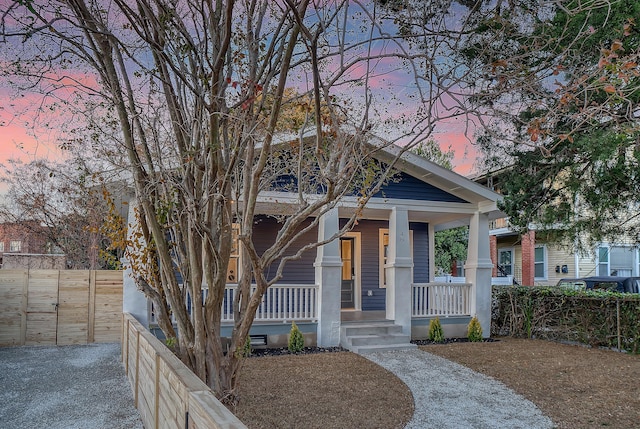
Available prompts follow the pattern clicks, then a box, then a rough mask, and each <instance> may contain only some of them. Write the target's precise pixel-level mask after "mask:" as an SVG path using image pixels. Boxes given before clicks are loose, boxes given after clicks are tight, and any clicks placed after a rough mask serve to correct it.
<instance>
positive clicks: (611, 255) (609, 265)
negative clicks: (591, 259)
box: [598, 246, 635, 277]
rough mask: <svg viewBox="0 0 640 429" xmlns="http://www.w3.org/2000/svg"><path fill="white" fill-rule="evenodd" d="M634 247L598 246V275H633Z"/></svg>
mask: <svg viewBox="0 0 640 429" xmlns="http://www.w3.org/2000/svg"><path fill="white" fill-rule="evenodd" d="M634 258H635V249H634V248H633V247H627V246H611V247H608V246H600V247H599V248H598V275H599V276H623V277H628V276H632V275H633V267H634V265H635V262H634Z"/></svg>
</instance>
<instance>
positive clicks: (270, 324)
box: [124, 147, 503, 351]
mask: <svg viewBox="0 0 640 429" xmlns="http://www.w3.org/2000/svg"><path fill="white" fill-rule="evenodd" d="M396 150H397V148H395V147H394V148H387V149H385V150H382V151H379V152H376V155H375V157H376V158H377V159H378V160H379V161H381V162H390V161H392V160H393V158H394V156H395V151H396ZM396 165H397V169H398V170H399V175H398V177H397V180H392V181H390V183H388V184H387V185H385V186H384V188H383V189H382V190H381V192H379V193H378V194H377V195H375V196H374V197H373V198H372V199H371V200H370V201H369V203H368V204H367V206H366V207H365V209H364V210H363V211H362V217H361V218H359V220H358V223H357V225H356V226H355V227H354V228H353V230H352V231H350V232H349V233H347V234H346V235H345V236H343V237H342V238H340V239H339V240H335V241H333V242H331V243H329V244H326V245H324V246H321V247H319V248H318V249H317V250H316V251H313V252H308V253H306V254H304V255H303V257H302V258H301V259H300V260H296V261H291V262H290V263H288V264H287V266H286V268H285V273H284V277H283V278H282V279H281V280H280V282H279V283H278V284H277V285H274V286H273V287H271V288H270V289H269V290H268V291H267V295H266V296H265V298H264V299H263V304H262V305H261V306H260V308H259V310H258V313H257V317H256V321H255V323H254V325H253V327H252V330H251V335H252V337H253V338H256V337H259V336H262V337H263V338H264V340H266V342H268V344H269V345H278V344H282V343H284V344H286V334H287V333H288V332H289V328H290V322H291V321H295V322H296V323H297V324H298V326H299V327H300V328H301V330H303V332H305V335H306V337H307V338H309V340H308V341H309V342H310V343H317V344H318V345H319V346H324V347H327V346H336V345H339V344H342V345H343V346H347V347H349V348H352V349H358V348H359V350H360V351H362V350H363V348H366V346H365V345H360V346H358V345H357V344H355V340H353V339H351V338H347V337H349V335H352V334H349V332H348V331H347V330H346V329H341V328H345V327H346V326H349V327H353V326H354V325H355V322H356V321H359V320H365V321H367V323H368V324H369V325H371V323H374V322H378V323H379V324H386V325H387V326H389V325H398V326H396V327H393V328H391V329H389V332H397V333H398V335H400V333H401V334H402V335H404V338H405V342H406V343H408V339H409V336H412V337H414V338H425V337H426V336H427V327H428V323H429V320H430V319H432V318H434V317H435V316H439V317H440V320H441V321H442V323H443V325H444V328H445V333H446V334H447V335H448V336H466V329H467V324H468V323H469V321H470V319H471V317H472V316H476V315H477V317H478V318H479V320H480V322H481V325H482V328H483V332H484V335H485V336H488V335H489V333H490V318H491V270H492V264H491V259H490V247H489V222H490V221H491V220H493V219H495V218H497V217H501V216H503V214H502V213H501V212H499V210H498V209H497V201H498V200H499V199H500V196H499V195H498V194H497V193H495V192H493V191H491V190H489V189H487V188H486V187H484V186H482V185H480V184H478V183H475V182H473V181H471V180H468V179H466V178H464V177H462V176H460V175H458V174H456V173H454V172H452V171H450V170H448V169H445V168H443V167H440V166H438V165H437V164H435V163H432V162H430V161H428V160H426V159H424V158H422V157H420V156H418V155H415V154H413V153H410V152H407V153H405V154H403V155H402V158H401V160H400V161H399V162H398V163H397V164H396ZM294 199H295V194H292V195H291V199H290V200H289V199H288V195H287V193H286V192H265V193H264V194H261V196H260V200H261V202H264V203H265V204H261V205H260V204H259V207H261V208H262V209H263V211H262V212H261V213H260V214H259V215H258V216H257V219H256V220H257V221H259V225H260V226H259V228H260V230H259V232H256V233H255V239H256V243H257V246H258V248H259V249H258V250H260V248H266V247H267V246H268V243H270V242H271V240H272V239H273V237H274V236H275V234H276V233H277V231H278V223H277V220H276V219H275V218H274V217H273V215H277V214H278V213H277V212H275V211H274V210H283V209H284V210H286V204H287V201H291V202H292V203H293V201H294ZM275 201H277V202H278V204H273V202H275ZM132 206H133V204H132ZM355 207H356V198H355V197H345V198H343V199H342V200H341V201H340V202H339V204H338V207H337V208H334V209H332V210H331V211H329V212H328V213H326V214H325V215H323V216H322V217H321V218H320V220H319V227H318V228H316V230H315V231H314V232H313V233H310V234H308V236H306V237H305V238H304V239H305V240H309V241H313V240H316V239H318V240H322V239H324V238H328V237H331V236H332V235H333V234H334V233H335V232H337V231H338V230H339V228H340V226H341V225H343V222H344V221H345V220H346V219H347V218H348V217H349V216H350V215H351V214H352V212H353V209H354V208H355ZM132 219H133V218H132V217H131V215H130V222H131V221H132ZM460 225H468V226H469V243H468V244H469V251H468V259H467V261H466V263H465V273H466V283H463V284H453V283H442V282H438V283H436V282H434V276H435V264H434V258H433V254H434V233H435V231H437V230H439V229H446V228H450V227H454V226H460ZM262 241H263V243H264V244H261V242H262ZM238 267H240V264H237V261H236V260H235V259H232V263H231V267H230V269H229V276H228V277H229V281H230V284H229V285H228V294H227V297H231V296H233V292H234V290H235V289H234V288H235V285H234V284H233V282H234V280H235V279H236V278H237V274H238V273H237V270H238ZM283 299H284V300H285V301H282V300H283ZM282 302H287V303H288V304H284V305H283V304H282ZM278 306H280V308H277V307H278ZM283 306H284V307H287V308H286V311H283V309H282V307H283ZM124 307H125V311H128V312H130V313H132V314H134V316H135V317H136V318H138V319H139V320H140V321H141V322H142V323H143V324H145V323H146V324H147V326H152V325H153V323H154V319H153V314H151V312H150V311H148V308H150V306H149V305H148V304H147V302H146V300H145V299H144V297H142V296H141V294H140V293H139V292H137V290H136V288H135V285H134V284H133V281H132V280H131V279H130V278H128V277H126V276H125V304H124ZM232 317H233V316H232V313H231V312H230V311H229V309H228V308H227V307H226V306H225V309H224V319H223V320H224V321H226V322H229V329H230V326H231V322H232ZM368 335H369V334H368ZM384 336H385V334H383V335H381V337H384ZM387 336H389V335H387ZM381 341H383V340H381Z"/></svg>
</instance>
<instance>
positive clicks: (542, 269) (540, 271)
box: [534, 246, 547, 279]
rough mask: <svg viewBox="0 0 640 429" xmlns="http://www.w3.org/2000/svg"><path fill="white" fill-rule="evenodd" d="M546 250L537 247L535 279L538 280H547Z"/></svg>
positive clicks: (542, 247)
mask: <svg viewBox="0 0 640 429" xmlns="http://www.w3.org/2000/svg"><path fill="white" fill-rule="evenodd" d="M546 253H547V252H546V248H545V247H544V246H537V247H536V249H535V269H534V277H535V278H536V279H546V278H547V267H546V265H547V264H546V258H545V256H546V255H545V254H546Z"/></svg>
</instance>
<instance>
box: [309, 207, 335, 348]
mask: <svg viewBox="0 0 640 429" xmlns="http://www.w3.org/2000/svg"><path fill="white" fill-rule="evenodd" d="M339 229H340V225H339V221H338V209H337V208H334V209H331V210H329V211H328V212H327V213H325V214H323V215H322V216H321V217H320V223H319V224H318V241H324V240H326V239H328V238H330V237H332V236H333V235H334V234H336V233H337V232H338V231H339ZM313 266H314V267H315V271H316V284H317V285H318V286H319V288H320V289H319V291H318V329H317V341H318V346H319V347H335V346H338V345H340V285H341V280H342V258H341V257H340V240H338V239H336V240H333V241H332V242H330V243H327V244H325V245H323V246H319V247H318V249H317V251H316V261H315V263H314V264H313Z"/></svg>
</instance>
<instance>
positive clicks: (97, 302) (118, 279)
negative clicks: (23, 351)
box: [0, 270, 122, 346]
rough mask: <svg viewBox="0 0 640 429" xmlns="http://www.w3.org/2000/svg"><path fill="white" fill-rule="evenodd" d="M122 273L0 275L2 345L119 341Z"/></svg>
mask: <svg viewBox="0 0 640 429" xmlns="http://www.w3.org/2000/svg"><path fill="white" fill-rule="evenodd" d="M121 326H122V271H94V270H91V271H89V270H0V346H17V345H36V344H38V345H55V344H58V345H65V344H86V343H106V342H119V341H120V335H121V332H122V328H121Z"/></svg>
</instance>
